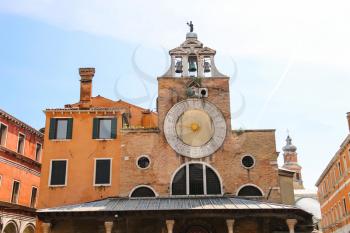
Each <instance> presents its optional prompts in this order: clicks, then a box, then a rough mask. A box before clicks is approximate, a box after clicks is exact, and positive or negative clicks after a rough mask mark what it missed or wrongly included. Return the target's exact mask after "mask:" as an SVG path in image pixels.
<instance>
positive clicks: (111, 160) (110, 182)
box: [92, 158, 113, 187]
mask: <svg viewBox="0 0 350 233" xmlns="http://www.w3.org/2000/svg"><path fill="white" fill-rule="evenodd" d="M97 160H109V161H110V167H109V184H96V183H95V181H96V161H97ZM112 162H113V159H112V158H94V176H93V181H92V183H93V186H95V187H99V186H112V164H113V163H112Z"/></svg>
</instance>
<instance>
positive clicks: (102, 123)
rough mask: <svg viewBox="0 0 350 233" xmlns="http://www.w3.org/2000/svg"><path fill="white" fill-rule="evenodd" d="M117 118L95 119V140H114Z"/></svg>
mask: <svg viewBox="0 0 350 233" xmlns="http://www.w3.org/2000/svg"><path fill="white" fill-rule="evenodd" d="M116 128H117V118H94V120H93V132H92V138H93V139H114V138H117V134H116Z"/></svg>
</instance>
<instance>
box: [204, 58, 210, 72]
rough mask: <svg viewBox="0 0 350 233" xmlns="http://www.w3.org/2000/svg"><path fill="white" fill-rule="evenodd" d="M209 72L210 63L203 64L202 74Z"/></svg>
mask: <svg viewBox="0 0 350 233" xmlns="http://www.w3.org/2000/svg"><path fill="white" fill-rule="evenodd" d="M208 72H210V63H209V62H207V61H205V62H204V73H208Z"/></svg>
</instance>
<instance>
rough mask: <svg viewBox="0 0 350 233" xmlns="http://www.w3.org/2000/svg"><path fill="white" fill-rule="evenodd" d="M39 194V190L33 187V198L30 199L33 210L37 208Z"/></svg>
mask: <svg viewBox="0 0 350 233" xmlns="http://www.w3.org/2000/svg"><path fill="white" fill-rule="evenodd" d="M37 194H38V188H37V187H32V196H31V198H30V207H31V208H35V205H36V196H37Z"/></svg>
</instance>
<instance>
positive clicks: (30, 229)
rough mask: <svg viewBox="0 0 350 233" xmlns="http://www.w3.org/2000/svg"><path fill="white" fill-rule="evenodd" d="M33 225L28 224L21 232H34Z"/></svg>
mask: <svg viewBox="0 0 350 233" xmlns="http://www.w3.org/2000/svg"><path fill="white" fill-rule="evenodd" d="M34 232H35V227H34V226H33V225H32V224H28V225H27V226H26V227H25V228H24V231H23V233H34Z"/></svg>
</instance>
